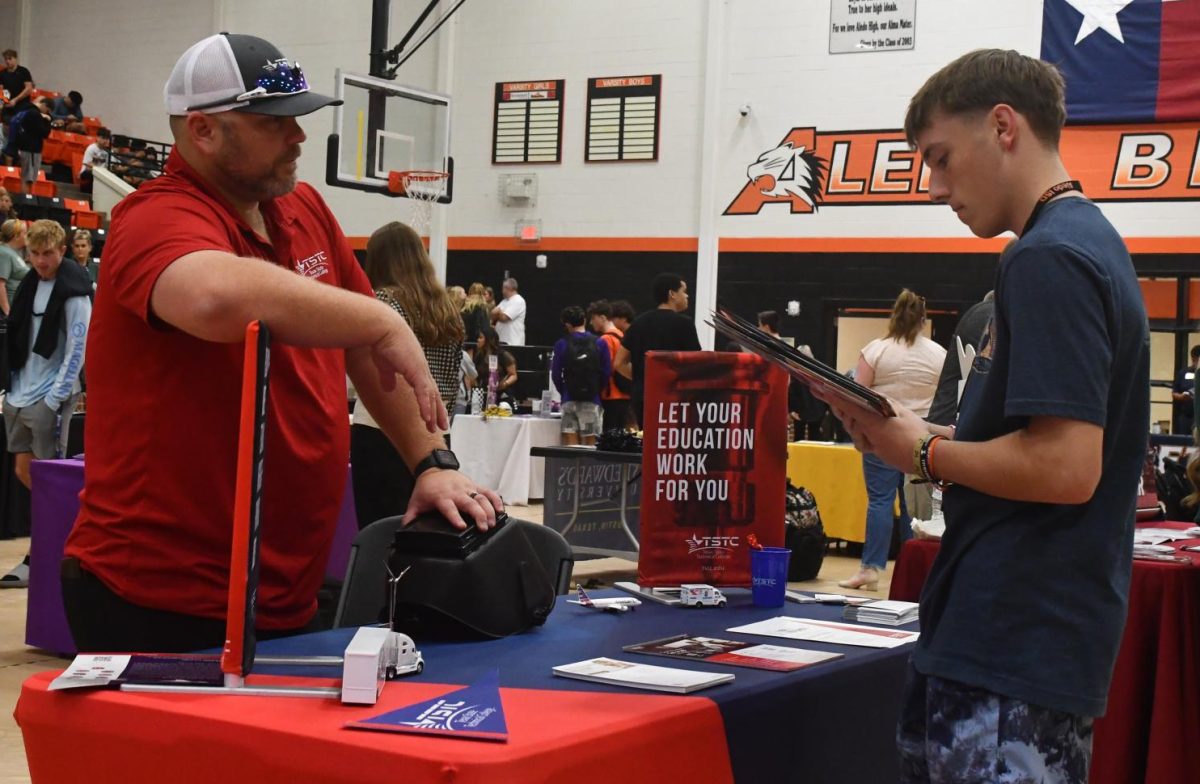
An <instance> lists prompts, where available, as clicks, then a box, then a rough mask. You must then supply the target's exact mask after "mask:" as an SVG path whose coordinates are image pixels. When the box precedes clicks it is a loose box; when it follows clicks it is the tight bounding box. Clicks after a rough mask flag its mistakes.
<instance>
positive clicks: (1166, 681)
mask: <svg viewBox="0 0 1200 784" xmlns="http://www.w3.org/2000/svg"><path fill="white" fill-rule="evenodd" d="M1150 525H1152V526H1155V527H1163V528H1168V527H1169V528H1180V529H1182V528H1187V527H1188V526H1189V525H1190V524H1189V523H1162V522H1158V523H1151V524H1150ZM1176 544H1177V545H1182V544H1200V539H1193V540H1189V541H1185V542H1176ZM939 546H940V542H938V541H937V540H917V539H912V540H909V541H907V542H905V543H904V547H903V548H902V549H901V551H900V556H899V557H898V558H897V559H896V566H895V571H894V573H893V576H892V588H891V591H890V593H889V596H888V598H891V599H899V600H902V601H912V602H915V601H917V599H918V598H920V595H921V587H922V586H923V585H924V584H925V578H926V576H927V575H928V574H929V570H930V567H931V566H932V565H933V560H934V558H936V557H937V553H938V548H939ZM1183 554H1184V555H1189V556H1191V557H1192V565H1191V566H1187V565H1182V564H1170V563H1160V562H1155V561H1134V562H1133V576H1132V580H1131V582H1130V586H1129V615H1128V618H1127V619H1126V621H1125V632H1124V636H1123V637H1122V638H1121V649H1120V651H1119V652H1118V654H1117V663H1116V667H1115V669H1114V671H1113V679H1112V685H1111V687H1110V688H1109V694H1108V712H1107V713H1106V714H1105V715H1104V716H1103V717H1102V718H1100V719H1097V721H1096V724H1095V737H1094V740H1093V744H1092V750H1093V756H1092V770H1091V776H1090V778H1089V781H1090V782H1091V784H1130V783H1131V782H1139V781H1142V782H1146V784H1168V782H1170V783H1171V784H1174V782H1185V781H1196V780H1197V776H1200V773H1197V771H1200V555H1198V554H1195V553H1183ZM1189 770H1190V771H1192V773H1188V772H1187V771H1189Z"/></svg>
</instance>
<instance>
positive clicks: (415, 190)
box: [388, 170, 450, 234]
mask: <svg viewBox="0 0 1200 784" xmlns="http://www.w3.org/2000/svg"><path fill="white" fill-rule="evenodd" d="M449 177H450V175H449V173H448V172H444V171H423V170H414V171H402V172H389V173H388V189H389V190H391V191H392V192H393V193H400V194H402V195H404V196H407V197H408V198H410V199H412V200H413V210H412V227H413V229H415V230H416V231H417V233H418V234H427V233H428V231H429V224H430V221H432V220H433V203H434V202H436V201H437V200H438V199H440V198H441V197H443V196H445V195H446V183H447V181H448V180H449Z"/></svg>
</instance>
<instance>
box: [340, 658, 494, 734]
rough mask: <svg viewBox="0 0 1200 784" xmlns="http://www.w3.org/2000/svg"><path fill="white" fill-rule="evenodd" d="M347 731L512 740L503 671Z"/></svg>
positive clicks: (374, 718)
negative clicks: (503, 699) (502, 695)
mask: <svg viewBox="0 0 1200 784" xmlns="http://www.w3.org/2000/svg"><path fill="white" fill-rule="evenodd" d="M346 726H347V727H350V728H352V729H360V730H382V731H384V732H413V733H417V734H420V735H441V736H442V737H446V738H463V739H465V740H491V741H500V742H504V741H507V740H508V725H507V724H506V723H505V721H504V706H503V704H502V703H501V701H500V671H499V670H492V671H491V672H490V673H488V674H487V675H485V676H484V677H483V678H481V679H479V680H478V681H476V682H475V683H472V684H471V685H470V686H465V687H463V688H461V689H458V690H456V691H452V692H450V693H449V694H443V695H442V696H441V697H437V698H435V699H432V700H423V701H422V702H418V703H415V704H413V705H408V706H405V707H403V708H400V709H398V710H394V711H389V712H388V713H381V714H380V715H378V716H372V717H371V718H369V719H362V720H360V721H351V722H348V723H347V724H346Z"/></svg>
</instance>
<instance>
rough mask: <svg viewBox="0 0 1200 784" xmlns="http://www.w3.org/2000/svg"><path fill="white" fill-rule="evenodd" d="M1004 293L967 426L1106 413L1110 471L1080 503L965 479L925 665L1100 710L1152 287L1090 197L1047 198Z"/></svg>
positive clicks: (967, 397)
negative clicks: (1009, 496) (981, 487)
mask: <svg viewBox="0 0 1200 784" xmlns="http://www.w3.org/2000/svg"><path fill="white" fill-rule="evenodd" d="M995 292H996V295H995V302H996V312H995V316H994V319H993V321H992V324H991V327H990V328H989V333H988V336H987V337H985V344H984V345H983V346H982V347H981V351H980V354H979V356H978V357H977V358H976V360H975V366H974V372H973V373H972V374H971V377H970V379H969V381H968V382H967V386H966V389H965V391H964V394H963V401H962V407H961V411H960V416H959V424H958V430H957V432H956V434H955V439H956V440H960V441H987V440H989V439H993V438H996V437H998V436H1002V435H1004V434H1006V433H1010V432H1013V431H1015V430H1018V429H1020V428H1023V427H1024V426H1026V425H1027V424H1028V422H1029V419H1030V417H1035V416H1047V417H1062V418H1067V419H1074V420H1081V421H1084V422H1091V423H1093V424H1096V425H1099V426H1101V427H1103V428H1104V441H1103V444H1104V447H1103V449H1104V452H1103V466H1102V473H1101V477H1100V483H1099V486H1098V487H1097V488H1096V492H1095V494H1094V495H1093V496H1092V498H1091V500H1089V501H1088V502H1086V503H1083V504H1078V505H1069V504H1045V503H1030V502H1023V501H1010V500H1005V499H1002V498H996V497H994V496H989V495H986V494H984V493H980V492H978V491H975V490H972V489H970V488H967V487H963V486H953V487H950V488H949V489H948V490H947V491H946V493H945V501H944V509H945V514H946V533H945V536H944V538H943V539H942V545H941V550H940V552H939V553H938V556H937V559H936V561H935V562H934V565H933V568H932V570H931V572H930V575H929V578H928V580H927V581H926V583H925V588H924V590H923V592H922V594H921V637H920V640H919V641H918V642H917V649H916V651H915V652H914V654H913V664H914V666H915V667H916V669H917V670H918V671H920V672H922V673H924V674H926V675H934V676H937V677H941V678H946V679H949V680H954V681H958V682H961V683H965V684H968V685H971V686H976V687H980V688H983V689H987V690H988V691H991V692H994V693H997V694H1002V695H1005V696H1008V697H1012V698H1015V699H1019V700H1024V701H1026V702H1030V703H1033V704H1035V705H1041V706H1043V707H1046V708H1051V709H1054V710H1060V711H1065V712H1068V713H1072V714H1076V715H1081V716H1100V715H1102V714H1103V713H1104V706H1105V701H1106V699H1107V695H1108V685H1109V681H1110V680H1111V677H1112V670H1113V663H1114V661H1115V659H1116V655H1117V648H1118V646H1119V644H1120V640H1121V632H1122V630H1123V628H1124V625H1125V610H1126V605H1127V599H1128V593H1129V576H1130V570H1131V564H1132V560H1131V559H1132V552H1133V546H1132V545H1133V541H1132V540H1133V521H1134V507H1135V503H1136V496H1137V484H1138V479H1139V477H1140V476H1141V472H1142V463H1143V461H1144V459H1145V455H1146V441H1147V423H1148V422H1149V419H1150V401H1149V367H1150V342H1149V330H1148V325H1147V322H1146V312H1145V309H1144V307H1143V304H1142V294H1141V291H1140V290H1139V287H1138V282H1137V276H1136V275H1135V273H1134V270H1133V263H1132V261H1131V260H1130V258H1129V253H1128V251H1127V250H1126V248H1125V244H1124V242H1123V241H1122V240H1121V237H1120V236H1119V235H1118V234H1117V232H1116V230H1115V229H1113V227H1112V225H1111V224H1109V222H1108V221H1107V220H1106V219H1105V218H1104V216H1103V215H1102V214H1101V213H1100V210H1099V209H1098V208H1097V207H1096V206H1095V205H1094V204H1092V203H1091V202H1090V201H1088V200H1086V199H1082V198H1076V197H1066V198H1059V199H1056V200H1054V201H1051V202H1048V203H1047V204H1046V205H1045V206H1044V208H1043V209H1042V212H1041V214H1040V215H1039V216H1038V219H1037V221H1036V222H1035V224H1034V225H1033V227H1032V228H1031V229H1030V230H1029V231H1027V232H1026V233H1025V234H1024V236H1022V237H1021V239H1020V240H1018V242H1017V243H1016V244H1015V245H1014V246H1013V247H1012V248H1011V252H1010V253H1009V254H1006V258H1005V260H1004V261H1003V262H1002V263H1001V265H1000V269H999V271H998V272H997V276H996V286H995Z"/></svg>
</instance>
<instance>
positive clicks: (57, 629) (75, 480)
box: [25, 460, 358, 654]
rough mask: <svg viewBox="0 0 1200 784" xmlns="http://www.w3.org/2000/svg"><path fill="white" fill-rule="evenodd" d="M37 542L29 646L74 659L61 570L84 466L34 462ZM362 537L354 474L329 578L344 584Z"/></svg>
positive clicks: (331, 556)
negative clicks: (352, 554)
mask: <svg viewBox="0 0 1200 784" xmlns="http://www.w3.org/2000/svg"><path fill="white" fill-rule="evenodd" d="M31 474H32V479H33V491H32V510H33V511H32V520H33V524H32V538H31V540H30V566H29V603H28V607H27V609H26V614H25V644H26V645H30V646H33V647H34V648H41V649H43V650H47V651H52V652H54V653H59V654H74V653H75V642H74V640H72V639H71V632H70V629H68V628H67V618H66V614H65V612H64V611H63V603H62V584H61V583H60V582H59V564H60V563H61V561H62V553H63V547H64V546H65V545H66V541H67V534H69V533H70V532H71V526H72V525H74V523H75V518H76V516H77V515H78V514H79V492H80V491H81V490H83V461H82V460H34V461H33V465H32V467H31ZM357 533H358V522H357V518H356V516H355V513H354V493H353V492H352V491H351V485H350V472H349V469H347V472H346V492H345V494H344V495H343V497H342V508H341V511H340V512H339V514H338V521H337V529H336V532H335V533H334V538H333V546H332V548H330V552H329V560H328V562H327V563H326V566H325V575H326V577H329V578H332V579H335V580H341V579H342V578H343V577H345V574H346V561H347V559H348V558H349V556H350V544H351V542H352V541H353V540H354V536H355V534H357Z"/></svg>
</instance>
